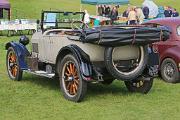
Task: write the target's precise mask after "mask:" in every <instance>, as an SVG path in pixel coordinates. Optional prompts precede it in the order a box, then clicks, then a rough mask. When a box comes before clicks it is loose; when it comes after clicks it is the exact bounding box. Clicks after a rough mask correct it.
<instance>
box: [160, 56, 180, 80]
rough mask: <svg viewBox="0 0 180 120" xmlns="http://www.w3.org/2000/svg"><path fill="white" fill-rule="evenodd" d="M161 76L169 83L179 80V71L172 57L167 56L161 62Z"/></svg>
mask: <svg viewBox="0 0 180 120" xmlns="http://www.w3.org/2000/svg"><path fill="white" fill-rule="evenodd" d="M161 76H162V78H163V80H164V81H166V82H169V83H177V82H179V78H180V76H179V71H178V67H177V65H176V63H175V61H174V60H173V59H171V58H166V59H165V60H164V61H163V62H162V64H161Z"/></svg>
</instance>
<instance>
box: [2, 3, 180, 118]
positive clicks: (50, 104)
mask: <svg viewBox="0 0 180 120" xmlns="http://www.w3.org/2000/svg"><path fill="white" fill-rule="evenodd" d="M142 1H143V0H131V3H132V4H135V3H136V4H135V5H140V3H141V2H142ZM154 1H155V2H156V3H158V4H159V5H170V6H173V7H176V8H177V9H178V10H179V11H180V7H179V6H178V5H179V4H180V1H177V0H176V1H175V0H154ZM10 2H11V5H12V8H13V9H12V15H13V18H16V17H18V18H36V19H39V17H40V12H41V10H42V9H44V10H47V9H50V8H51V9H60V10H69V11H70V10H71V11H78V10H79V7H80V1H78V0H73V2H71V1H68V0H31V1H29V0H10ZM83 8H87V9H88V11H90V13H94V12H95V9H94V8H95V7H94V6H87V5H83ZM18 38H19V37H2V36H0V120H40V119H43V120H49V119H50V120H61V119H62V120H70V119H73V120H142V119H143V120H161V119H162V120H171V119H173V120H179V119H180V114H179V112H180V102H179V101H180V94H179V93H180V84H167V83H165V82H163V81H162V80H161V79H155V81H154V85H153V88H152V90H151V91H150V93H149V94H147V95H142V94H138V93H136V94H132V93H129V92H128V91H127V89H126V88H125V85H124V84H123V82H119V81H114V82H113V84H112V85H110V86H103V85H101V84H89V85H88V92H87V96H86V97H85V99H84V101H83V102H81V103H73V102H70V101H67V100H65V99H64V98H63V96H62V93H61V92H60V91H59V83H58V81H56V80H51V79H47V78H43V77H38V76H34V75H31V74H24V76H23V80H22V81H19V82H18V81H11V80H10V79H9V78H8V76H7V72H6V67H5V62H6V60H5V58H6V51H5V50H4V46H5V43H6V42H8V41H11V40H18Z"/></svg>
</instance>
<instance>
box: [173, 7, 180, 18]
mask: <svg viewBox="0 0 180 120" xmlns="http://www.w3.org/2000/svg"><path fill="white" fill-rule="evenodd" d="M178 16H179V13H178V12H177V11H176V9H173V11H172V17H178Z"/></svg>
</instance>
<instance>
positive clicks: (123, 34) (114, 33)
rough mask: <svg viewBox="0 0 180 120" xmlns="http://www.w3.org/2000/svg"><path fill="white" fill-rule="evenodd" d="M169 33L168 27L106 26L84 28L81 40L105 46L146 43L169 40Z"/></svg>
mask: <svg viewBox="0 0 180 120" xmlns="http://www.w3.org/2000/svg"><path fill="white" fill-rule="evenodd" d="M169 34H170V31H169V30H168V29H167V28H166V27H147V26H144V27H119V26H105V27H97V28H92V29H84V31H83V32H82V35H81V37H80V40H81V41H82V42H85V43H93V44H99V45H103V46H120V45H129V44H138V45H146V44H150V43H154V42H158V41H160V40H167V39H168V38H169Z"/></svg>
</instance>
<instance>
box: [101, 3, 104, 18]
mask: <svg viewBox="0 0 180 120" xmlns="http://www.w3.org/2000/svg"><path fill="white" fill-rule="evenodd" d="M101 9H102V16H105V5H101Z"/></svg>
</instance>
